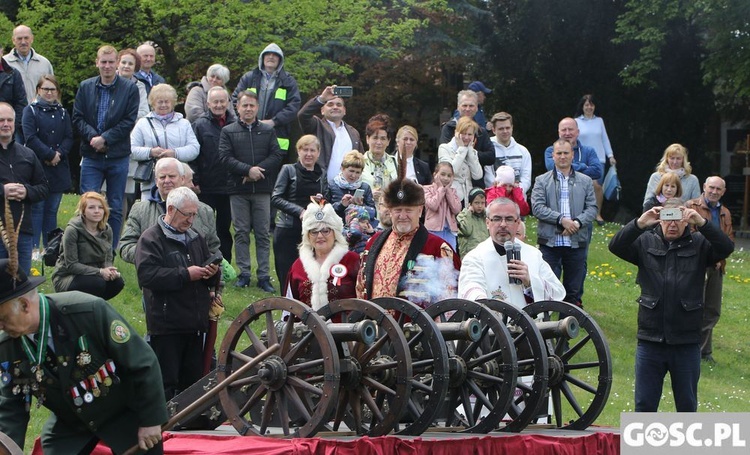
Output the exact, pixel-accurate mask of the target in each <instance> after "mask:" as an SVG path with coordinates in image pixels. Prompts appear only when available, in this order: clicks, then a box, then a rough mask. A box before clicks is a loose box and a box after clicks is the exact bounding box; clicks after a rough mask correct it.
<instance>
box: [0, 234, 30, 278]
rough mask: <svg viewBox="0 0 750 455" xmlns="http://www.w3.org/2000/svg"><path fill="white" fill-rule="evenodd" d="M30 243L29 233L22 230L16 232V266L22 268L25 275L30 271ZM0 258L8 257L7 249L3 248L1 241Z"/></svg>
mask: <svg viewBox="0 0 750 455" xmlns="http://www.w3.org/2000/svg"><path fill="white" fill-rule="evenodd" d="M32 244H33V241H32V238H31V235H29V234H24V233H23V232H20V233H19V234H18V267H19V268H20V269H21V270H23V273H25V274H26V276H29V271H31V250H32ZM0 258H2V259H8V250H6V249H5V245H3V242H0Z"/></svg>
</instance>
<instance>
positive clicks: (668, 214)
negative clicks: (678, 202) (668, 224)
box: [659, 208, 682, 221]
mask: <svg viewBox="0 0 750 455" xmlns="http://www.w3.org/2000/svg"><path fill="white" fill-rule="evenodd" d="M659 219H660V220H663V221H672V220H678V221H679V220H681V219H682V210H680V209H676V208H673V209H661V212H659Z"/></svg>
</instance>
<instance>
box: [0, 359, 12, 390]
mask: <svg viewBox="0 0 750 455" xmlns="http://www.w3.org/2000/svg"><path fill="white" fill-rule="evenodd" d="M0 366H2V371H3V372H2V374H0V381H2V382H3V385H8V384H10V381H11V380H12V379H13V378H12V377H11V375H10V372H9V371H8V370H9V369H10V362H3V363H2V364H0Z"/></svg>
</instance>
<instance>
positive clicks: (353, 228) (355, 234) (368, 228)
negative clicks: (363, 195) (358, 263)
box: [344, 205, 375, 253]
mask: <svg viewBox="0 0 750 455" xmlns="http://www.w3.org/2000/svg"><path fill="white" fill-rule="evenodd" d="M345 221H346V224H345V225H344V236H345V237H346V241H347V242H348V243H349V251H354V252H355V253H362V252H363V251H364V250H365V245H367V241H368V240H370V237H372V234H374V233H375V229H373V227H372V225H371V224H370V214H369V213H367V210H365V208H364V207H360V206H356V205H351V206H349V208H348V209H346V220H345Z"/></svg>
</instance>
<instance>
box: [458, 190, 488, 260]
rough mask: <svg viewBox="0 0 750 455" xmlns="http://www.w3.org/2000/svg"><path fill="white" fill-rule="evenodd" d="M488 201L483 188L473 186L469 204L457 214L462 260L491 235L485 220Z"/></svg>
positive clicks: (459, 252) (459, 250)
mask: <svg viewBox="0 0 750 455" xmlns="http://www.w3.org/2000/svg"><path fill="white" fill-rule="evenodd" d="M486 201H487V199H486V197H485V195H484V191H483V190H482V189H481V188H472V189H471V191H469V205H468V206H467V207H466V208H465V209H463V210H461V213H459V214H458V215H457V216H456V224H457V225H458V254H459V255H460V256H461V260H462V261H463V259H464V258H465V257H466V254H468V253H469V251H471V250H473V249H474V248H476V246H477V245H479V244H480V243H482V242H483V241H484V240H485V239H487V237H489V236H490V233H489V231H488V230H487V225H486V224H485V222H484V219H485V213H484V210H485V207H486Z"/></svg>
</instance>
